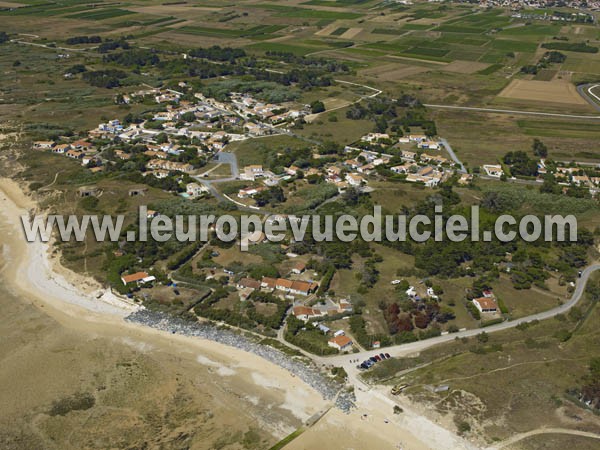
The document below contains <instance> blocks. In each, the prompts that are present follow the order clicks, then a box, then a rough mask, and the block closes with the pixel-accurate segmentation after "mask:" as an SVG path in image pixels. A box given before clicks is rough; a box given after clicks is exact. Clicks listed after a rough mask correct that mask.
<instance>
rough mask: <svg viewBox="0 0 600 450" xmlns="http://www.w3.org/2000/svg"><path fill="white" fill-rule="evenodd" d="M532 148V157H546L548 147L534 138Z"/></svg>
mask: <svg viewBox="0 0 600 450" xmlns="http://www.w3.org/2000/svg"><path fill="white" fill-rule="evenodd" d="M532 148H533V154H534V155H536V156H539V157H540V158H547V157H548V147H546V145H545V144H544V143H543V142H542V141H540V140H539V139H538V138H535V139H534V140H533V145H532Z"/></svg>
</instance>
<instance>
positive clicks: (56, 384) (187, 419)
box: [0, 179, 326, 448]
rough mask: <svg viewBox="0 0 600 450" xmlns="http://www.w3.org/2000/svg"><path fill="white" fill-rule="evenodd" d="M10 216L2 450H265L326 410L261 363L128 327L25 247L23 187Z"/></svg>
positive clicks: (1, 266)
mask: <svg viewBox="0 0 600 450" xmlns="http://www.w3.org/2000/svg"><path fill="white" fill-rule="evenodd" d="M0 206H1V208H0V211H1V212H0V245H1V248H2V252H1V253H0V255H1V256H0V278H1V282H2V284H1V285H0V302H1V306H2V309H3V312H4V314H3V317H4V321H3V323H2V326H1V331H0V336H2V340H3V346H2V347H3V349H2V350H0V383H1V384H2V386H11V389H2V390H0V403H1V404H2V405H3V408H2V411H1V412H0V430H1V431H0V447H2V448H45V447H47V445H48V443H49V442H55V443H59V446H58V448H83V447H85V446H89V447H91V448H107V447H110V446H116V447H120V448H122V447H125V446H131V445H143V444H144V443H146V444H148V443H150V444H151V446H152V445H164V444H166V443H169V442H171V443H173V442H174V441H173V440H174V439H179V441H176V442H179V443H180V444H181V445H182V446H185V445H189V446H190V447H191V448H215V447H216V446H220V445H223V446H225V447H227V445H229V444H231V445H232V447H231V448H238V447H239V446H237V443H238V442H245V443H246V446H247V447H249V448H265V447H269V446H270V445H272V444H273V443H275V442H277V440H279V439H281V438H282V437H284V436H285V435H287V434H289V433H290V432H292V431H294V430H295V429H296V428H297V427H299V426H301V425H302V423H303V422H304V421H305V420H306V419H308V418H309V417H310V416H312V415H313V414H315V413H316V412H317V411H319V410H320V409H323V408H324V407H325V406H326V402H325V401H324V400H323V399H322V398H321V396H320V395H319V394H318V393H317V392H316V391H314V390H313V389H312V388H311V387H310V386H308V385H306V384H305V383H303V382H302V381H301V380H299V379H298V378H296V377H293V376H292V375H291V374H290V373H288V372H287V371H285V370H284V369H282V368H280V367H278V366H276V365H275V364H271V363H268V362H266V361H264V360H263V359H261V358H259V357H258V356H256V355H254V354H251V353H248V352H244V351H241V350H238V349H235V348H231V347H228V346H225V345H222V344H219V343H216V342H211V341H207V340H203V339H196V338H188V337H185V336H180V335H171V334H168V333H165V332H161V331H158V330H155V329H152V328H149V327H144V326H141V325H138V324H134V323H130V322H127V321H125V320H123V318H124V317H125V316H127V315H128V314H130V313H131V312H133V311H134V310H135V309H136V308H137V306H135V305H133V304H131V303H129V302H128V301H126V300H121V299H120V298H119V297H117V296H114V295H112V294H110V293H107V292H106V290H105V289H102V287H101V286H100V285H99V284H98V283H96V282H95V281H94V280H90V279H87V278H85V277H83V276H80V275H78V274H74V273H72V272H70V271H68V270H66V269H64V268H62V267H60V265H59V263H58V261H56V259H55V258H51V257H50V252H49V246H48V245H47V244H43V243H40V242H36V243H26V242H25V240H24V237H23V234H22V230H21V229H20V216H21V215H23V214H27V213H28V211H29V210H32V209H34V208H35V204H34V203H33V202H32V200H31V199H30V198H29V197H27V196H26V195H24V193H23V192H22V191H21V190H20V188H19V187H18V185H17V184H16V183H15V182H13V181H11V180H7V179H2V180H0ZM4 342H5V343H6V345H4ZM90 403H94V405H93V406H91V407H89V406H90ZM88 407H89V408H88ZM61 408H62V409H66V410H68V411H69V412H68V413H65V414H64V415H61V414H55V413H56V411H54V410H56V409H57V410H58V412H61V413H62V412H63V411H62V409H61ZM70 408H73V410H71V409H70ZM79 408H81V409H79ZM53 414H54V415H53ZM178 415H182V417H179V418H178V419H177V420H174V419H175V418H176V417H177V416H178ZM75 429H77V431H75Z"/></svg>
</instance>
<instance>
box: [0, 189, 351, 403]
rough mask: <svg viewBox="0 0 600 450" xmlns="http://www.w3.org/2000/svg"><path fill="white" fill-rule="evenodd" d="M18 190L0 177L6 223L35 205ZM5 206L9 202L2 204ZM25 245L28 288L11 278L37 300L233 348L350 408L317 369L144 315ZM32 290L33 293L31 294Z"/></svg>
mask: <svg viewBox="0 0 600 450" xmlns="http://www.w3.org/2000/svg"><path fill="white" fill-rule="evenodd" d="M18 189H19V188H18V186H16V185H15V184H14V182H12V181H8V180H7V179H0V201H1V202H2V203H1V204H2V205H3V206H5V207H6V206H8V214H7V209H6V208H4V209H3V215H4V216H5V217H6V218H8V219H9V222H12V225H13V226H15V225H16V224H15V223H14V222H15V220H14V218H15V217H16V218H17V219H16V220H17V221H20V220H21V219H20V216H21V215H22V214H24V213H25V212H26V211H24V210H23V208H19V204H18V202H24V201H27V202H30V203H29V205H28V206H31V207H34V203H33V200H31V199H30V198H29V197H27V196H26V195H25V194H24V193H22V192H19V190H18ZM7 191H8V192H7ZM15 197H20V198H15ZM7 202H11V203H12V204H9V205H6V203H7ZM19 209H20V211H19ZM15 213H20V214H15ZM11 215H12V216H13V217H12V218H13V220H12V221H11V220H10V219H11V217H10V216H11ZM15 232H17V231H15ZM23 247H24V249H25V257H24V258H23V262H22V265H23V263H25V262H26V268H25V270H22V271H19V272H20V273H25V279H26V281H27V285H24V284H23V283H20V282H19V280H21V279H22V278H17V277H15V278H14V279H15V281H16V284H18V285H19V288H20V290H26V291H27V293H28V294H31V295H36V294H37V295H36V296H37V297H39V294H41V293H42V292H43V293H44V297H45V299H46V301H48V299H49V298H52V299H58V300H59V301H61V302H63V303H66V304H67V305H68V306H69V307H74V308H80V309H83V310H84V311H85V312H84V311H79V312H78V311H75V309H73V308H69V309H68V310H67V311H65V310H63V312H66V313H67V314H70V315H72V316H73V317H81V316H82V313H83V318H84V319H85V320H88V321H89V320H93V321H95V320H98V318H97V317H96V315H101V316H104V317H102V319H101V320H102V321H107V320H108V321H110V322H115V324H120V325H122V326H127V325H128V324H131V325H133V326H136V327H142V328H144V329H146V330H154V331H156V332H159V333H164V334H167V335H169V336H172V335H176V336H183V337H187V338H190V339H202V340H204V341H206V342H207V343H208V342H210V343H218V344H222V345H225V346H227V347H229V348H231V349H236V350H238V351H243V352H246V353H250V354H253V355H256V356H258V357H259V358H261V359H262V360H264V361H267V362H269V363H272V364H274V365H276V366H278V367H280V368H282V369H283V370H285V371H287V372H289V374H291V375H292V376H293V377H297V378H298V379H300V380H302V381H303V382H304V383H305V384H306V386H307V387H310V388H311V389H313V390H315V391H316V392H318V393H319V394H320V395H321V397H322V398H323V400H325V401H332V400H333V401H335V404H336V405H337V406H338V407H339V408H340V409H342V410H343V411H345V412H347V411H349V410H350V409H351V408H352V407H353V406H354V405H353V401H352V398H351V397H352V396H351V395H348V394H346V393H344V392H342V393H341V394H340V393H339V391H340V386H336V385H335V384H334V383H333V382H332V381H331V380H328V379H327V378H326V377H324V376H323V375H322V374H321V373H319V371H318V369H317V368H314V367H310V366H308V365H306V364H304V363H302V362H299V361H297V360H294V359H293V358H292V357H290V356H288V355H285V354H284V353H283V352H280V351H279V350H277V349H275V348H272V347H269V346H265V345H260V344H258V343H257V342H254V341H252V340H250V339H248V338H246V337H244V336H241V335H238V334H236V333H235V332H233V331H230V330H221V329H219V328H218V327H217V326H216V325H212V324H200V323H195V322H189V323H188V322H183V321H181V320H178V319H177V318H173V317H170V316H169V315H168V314H163V313H158V312H152V311H148V310H146V308H144V307H143V306H141V305H137V304H135V303H133V302H131V301H129V300H127V299H124V298H121V297H120V296H117V295H115V294H114V293H112V292H111V291H110V290H109V289H103V288H102V287H101V286H100V285H99V284H98V283H97V282H96V281H95V280H93V279H90V278H89V277H85V276H83V275H80V274H77V273H74V272H72V271H70V270H69V269H67V268H65V267H64V266H62V265H61V264H60V261H58V260H57V259H56V258H55V257H52V256H51V255H50V249H51V248H52V242H50V243H43V242H40V241H35V242H31V243H26V242H24V241H23ZM40 269H41V270H40ZM79 286H81V287H85V289H81V288H79ZM32 290H34V291H36V292H32ZM51 303H53V302H51ZM52 306H56V305H55V304H53V305H52ZM61 306H62V305H61ZM111 319H112V320H111Z"/></svg>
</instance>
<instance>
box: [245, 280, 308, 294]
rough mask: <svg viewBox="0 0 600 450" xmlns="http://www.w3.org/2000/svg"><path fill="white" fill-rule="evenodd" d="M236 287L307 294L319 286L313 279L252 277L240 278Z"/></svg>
mask: <svg viewBox="0 0 600 450" xmlns="http://www.w3.org/2000/svg"><path fill="white" fill-rule="evenodd" d="M236 287H237V288H238V289H251V290H252V291H254V290H263V291H267V292H273V291H281V292H282V293H284V294H289V295H302V296H308V295H310V294H313V293H314V292H316V290H317V289H318V288H319V284H318V283H316V282H314V281H304V280H289V279H287V278H271V277H263V278H262V280H260V281H258V280H255V279H253V278H241V279H240V280H239V281H238V282H237V285H236Z"/></svg>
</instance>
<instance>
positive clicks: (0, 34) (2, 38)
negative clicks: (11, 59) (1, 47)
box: [0, 31, 9, 44]
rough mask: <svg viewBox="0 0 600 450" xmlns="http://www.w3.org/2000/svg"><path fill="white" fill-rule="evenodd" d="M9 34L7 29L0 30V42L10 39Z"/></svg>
mask: <svg viewBox="0 0 600 450" xmlns="http://www.w3.org/2000/svg"><path fill="white" fill-rule="evenodd" d="M8 39H9V38H8V34H6V32H5V31H0V44H2V43H4V42H7V41H8Z"/></svg>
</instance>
